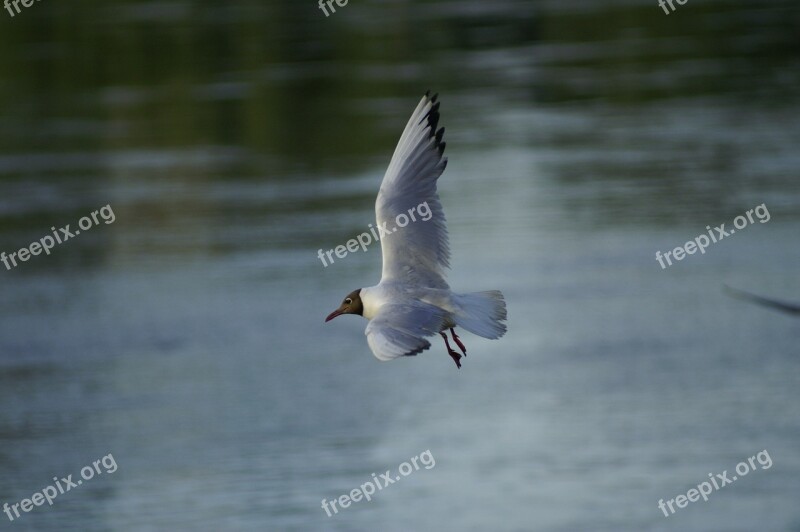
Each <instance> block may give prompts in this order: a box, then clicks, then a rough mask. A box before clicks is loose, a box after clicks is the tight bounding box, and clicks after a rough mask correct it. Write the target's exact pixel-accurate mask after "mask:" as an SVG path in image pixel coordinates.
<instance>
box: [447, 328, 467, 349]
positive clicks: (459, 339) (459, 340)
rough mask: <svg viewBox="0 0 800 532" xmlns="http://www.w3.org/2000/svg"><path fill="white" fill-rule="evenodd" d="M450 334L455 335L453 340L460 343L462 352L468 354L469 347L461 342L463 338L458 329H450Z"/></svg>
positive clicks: (459, 346)
mask: <svg viewBox="0 0 800 532" xmlns="http://www.w3.org/2000/svg"><path fill="white" fill-rule="evenodd" d="M450 334H452V335H453V341H454V342H455V343H456V344H457V345H458V348H459V349H461V352H462V353H464V356H467V347H466V346H465V345H464V344H462V343H461V338H459V337H458V335H457V334H456V331H455V330H454V329H450Z"/></svg>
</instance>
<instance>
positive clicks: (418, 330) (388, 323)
mask: <svg viewBox="0 0 800 532" xmlns="http://www.w3.org/2000/svg"><path fill="white" fill-rule="evenodd" d="M445 318H446V315H445V311H444V310H442V309H440V308H439V307H435V306H433V305H429V304H427V303H422V302H419V301H414V302H410V303H402V304H389V305H384V306H383V307H381V309H380V311H378V314H377V315H376V316H375V317H374V318H372V320H370V322H369V325H367V329H366V331H364V334H366V335H367V343H368V344H369V347H370V349H372V352H373V353H374V354H375V357H376V358H377V359H378V360H382V361H384V362H385V361H387V360H392V359H393V358H397V357H402V356H411V355H416V354H418V353H421V352H422V351H424V350H426V349H428V348H429V347H430V346H431V343H430V342H429V341H427V340H426V339H425V337H426V336H433V335H434V334H437V333H438V332H439V331H441V330H442V329H443V328H444V324H445Z"/></svg>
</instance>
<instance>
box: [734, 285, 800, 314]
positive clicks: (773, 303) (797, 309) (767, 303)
mask: <svg viewBox="0 0 800 532" xmlns="http://www.w3.org/2000/svg"><path fill="white" fill-rule="evenodd" d="M725 290H726V291H727V292H728V293H729V294H730V295H731V296H733V297H735V298H737V299H743V300H745V301H751V302H753V303H757V304H759V305H761V306H764V307H769V308H773V309H775V310H780V311H781V312H785V313H787V314H795V315H800V305H797V304H794V303H788V302H786V301H778V300H777V299H769V298H766V297H762V296H757V295H755V294H751V293H749V292H745V291H743V290H737V289H735V288H731V287H730V286H727V285H725Z"/></svg>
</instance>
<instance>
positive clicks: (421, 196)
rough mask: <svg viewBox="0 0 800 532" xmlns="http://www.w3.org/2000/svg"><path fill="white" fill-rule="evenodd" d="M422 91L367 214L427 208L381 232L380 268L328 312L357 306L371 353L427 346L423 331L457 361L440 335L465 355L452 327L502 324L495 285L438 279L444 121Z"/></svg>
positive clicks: (381, 216) (443, 264) (384, 218)
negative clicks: (464, 285) (453, 287)
mask: <svg viewBox="0 0 800 532" xmlns="http://www.w3.org/2000/svg"><path fill="white" fill-rule="evenodd" d="M436 100H437V97H436V96H435V95H434V96H433V97H430V96H429V95H428V94H426V95H425V96H424V97H423V98H422V100H420V102H419V104H418V105H417V107H416V109H415V110H414V112H413V113H412V115H411V118H410V119H409V121H408V123H407V124H406V127H405V130H404V131H403V134H402V135H401V136H400V141H399V142H398V143H397V148H396V149H395V151H394V155H393V156H392V160H391V162H390V163H389V168H388V169H387V170H386V174H385V175H384V177H383V182H382V183H381V187H380V191H379V192H378V197H377V199H376V201H375V214H376V220H377V223H378V225H379V226H383V227H388V228H390V229H392V228H395V227H396V225H397V223H396V222H397V220H398V216H401V215H402V216H406V217H408V216H409V213H410V212H411V211H413V210H414V209H415V208H417V207H418V206H420V205H422V204H426V205H427V207H428V209H430V212H431V216H430V217H429V219H427V220H421V219H417V220H415V221H410V222H409V223H408V224H407V225H405V227H397V229H396V231H393V232H390V234H387V235H385V236H384V237H383V239H382V240H381V249H382V253H383V272H382V276H381V280H380V283H378V284H377V285H376V286H371V287H368V288H361V289H359V290H356V291H354V292H352V293H351V294H349V295H348V296H347V297H346V298H345V300H344V302H343V303H342V305H341V306H340V307H339V308H338V309H337V310H335V311H334V312H333V313H331V315H329V316H328V318H327V319H326V321H329V320H331V319H333V318H335V317H336V316H339V315H341V314H360V315H362V316H364V317H365V318H367V319H368V320H370V322H369V324H368V325H367V329H366V331H365V334H366V335H367V343H368V344H369V346H370V349H372V352H373V353H374V354H375V356H376V357H377V358H378V359H379V360H384V361H385V360H392V359H394V358H397V357H400V356H409V355H416V354H418V353H420V352H421V351H423V350H425V349H428V348H429V347H430V345H431V344H430V342H429V341H428V340H427V339H426V337H429V336H434V335H436V334H437V333H438V334H441V335H442V336H443V337H444V340H445V345H446V346H447V350H448V353H449V354H450V356H451V357H453V360H454V361H455V363H456V365H457V366H458V367H461V364H460V362H459V359H460V358H461V355H460V354H458V353H457V352H456V351H455V350H453V349H451V348H450V344H449V342H448V340H447V335H446V334H444V332H443V331H445V330H447V329H450V332H451V334H452V336H453V340H454V341H455V342H456V344H458V346H459V347H460V348H461V351H462V353H463V354H464V355H466V348H465V347H464V346H463V344H462V343H461V342H460V340H459V337H458V336H457V335H456V334H455V331H454V330H453V328H455V327H462V328H464V329H466V330H467V331H469V332H471V333H473V334H477V335H478V336H482V337H484V338H490V339H496V338H500V337H501V336H502V335H503V334H505V331H506V325H505V323H503V322H504V321H505V320H506V305H505V301H504V299H503V294H502V293H500V292H499V291H497V290H494V291H489V292H476V293H470V294H455V293H453V292H451V291H450V287H449V285H448V284H447V281H446V280H445V276H446V275H445V270H446V269H447V268H449V261H450V247H449V243H448V237H447V226H446V224H445V217H444V210H443V209H442V203H441V201H440V200H439V194H438V193H437V191H436V182H437V180H438V179H439V176H440V175H442V172H444V169H445V167H446V166H447V158H446V157H444V149H445V142H444V141H443V137H444V128H441V129H438V130H437V129H436V128H437V126H438V123H439V103H438V102H437V101H436Z"/></svg>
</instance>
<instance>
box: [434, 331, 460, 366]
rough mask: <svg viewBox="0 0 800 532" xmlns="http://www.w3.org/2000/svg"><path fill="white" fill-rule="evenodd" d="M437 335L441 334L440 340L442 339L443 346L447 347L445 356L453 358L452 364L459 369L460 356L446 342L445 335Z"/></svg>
mask: <svg viewBox="0 0 800 532" xmlns="http://www.w3.org/2000/svg"><path fill="white" fill-rule="evenodd" d="M439 334H441V335H442V338H444V345H445V346H446V347H447V354H448V355H450V356H451V357H452V358H453V362H455V363H456V366H457V367H458V368H459V369H460V368H461V362H459V359H461V355H459V354H458V353H457V352H455V351H454V350H453V349H452V348H451V347H450V342H448V341H447V335H446V334H445V333H443V332H440V333H439Z"/></svg>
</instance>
